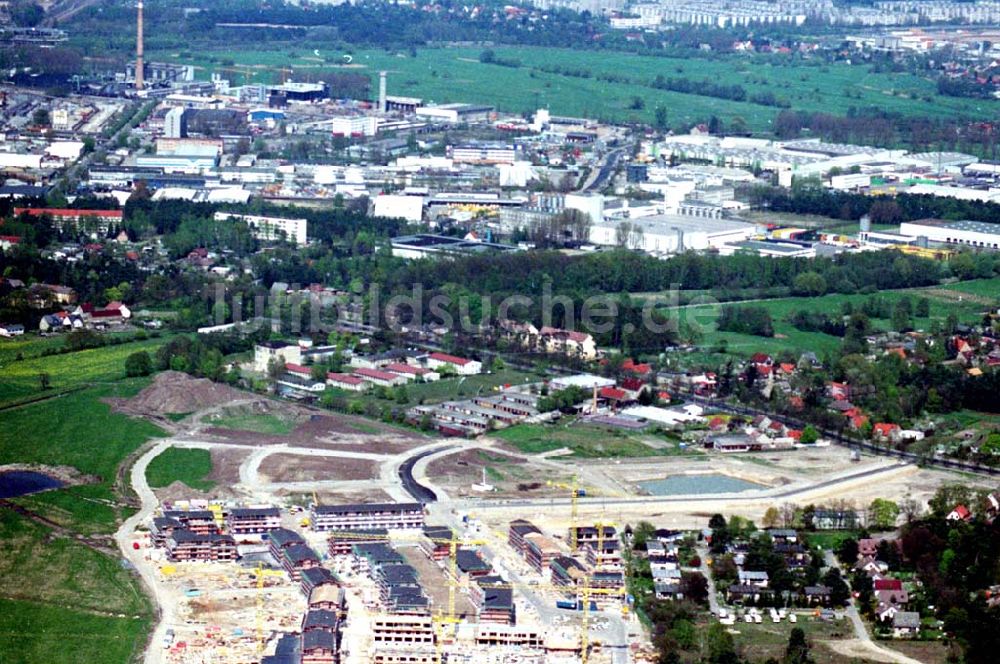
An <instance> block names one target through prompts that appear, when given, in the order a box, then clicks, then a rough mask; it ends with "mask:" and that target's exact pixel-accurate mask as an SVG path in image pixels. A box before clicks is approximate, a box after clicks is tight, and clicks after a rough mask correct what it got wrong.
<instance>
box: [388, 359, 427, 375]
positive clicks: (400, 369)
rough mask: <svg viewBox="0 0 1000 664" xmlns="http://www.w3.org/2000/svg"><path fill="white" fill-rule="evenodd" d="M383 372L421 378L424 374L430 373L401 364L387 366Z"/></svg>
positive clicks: (395, 363)
mask: <svg viewBox="0 0 1000 664" xmlns="http://www.w3.org/2000/svg"><path fill="white" fill-rule="evenodd" d="M385 370H386V371H389V372H392V373H398V374H407V375H408V376H423V375H424V374H425V373H430V372H429V371H427V369H422V368H420V367H411V366H410V365H409V364H403V363H402V362H393V363H392V364H389V365H387V366H386V367H385Z"/></svg>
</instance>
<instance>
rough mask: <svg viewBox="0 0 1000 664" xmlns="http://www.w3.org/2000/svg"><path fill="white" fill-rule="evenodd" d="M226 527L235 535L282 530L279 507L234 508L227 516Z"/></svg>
mask: <svg viewBox="0 0 1000 664" xmlns="http://www.w3.org/2000/svg"><path fill="white" fill-rule="evenodd" d="M226 525H227V526H228V527H229V532H231V533H232V534H234V535H249V534H253V533H267V532H271V531H272V530H276V529H278V528H281V512H280V511H279V510H278V508H277V507H234V508H233V509H231V510H229V513H228V514H226Z"/></svg>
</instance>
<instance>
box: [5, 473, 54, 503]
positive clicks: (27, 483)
mask: <svg viewBox="0 0 1000 664" xmlns="http://www.w3.org/2000/svg"><path fill="white" fill-rule="evenodd" d="M62 485H63V483H62V482H60V481H59V480H57V479H56V478H54V477H50V476H48V475H46V474H45V473H36V472H35V471H33V470H10V471H5V472H2V473H0V498H16V497H17V496H25V495H27V494H29V493H38V492H39V491H49V490H50V489H58V488H59V487H61V486H62Z"/></svg>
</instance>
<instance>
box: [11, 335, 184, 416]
mask: <svg viewBox="0 0 1000 664" xmlns="http://www.w3.org/2000/svg"><path fill="white" fill-rule="evenodd" d="M166 341H167V340H166V338H164V337H160V338H157V339H146V340H143V341H132V342H130V343H123V344H119V345H114V346H102V347H101V348H89V349H86V350H79V351H75V352H72V353H61V354H58V355H47V356H43V355H41V353H42V352H43V351H44V350H45V349H50V350H54V349H57V348H63V347H64V344H65V339H64V338H61V337H44V338H43V337H30V338H26V339H24V340H21V339H18V340H15V341H11V342H8V341H0V405H4V404H7V403H11V402H15V401H19V400H22V399H30V398H34V397H38V396H41V395H44V394H45V393H46V392H48V391H53V392H58V391H63V390H68V389H73V388H77V387H81V386H84V385H92V384H95V383H107V382H109V381H115V380H118V379H120V378H124V377H125V358H127V357H128V356H129V355H131V354H132V353H135V352H138V351H140V350H144V351H147V352H148V353H150V354H152V353H153V352H155V351H156V349H157V348H159V347H160V346H161V345H163V344H164V343H166ZM19 356H20V357H21V358H22V359H18V357H19ZM42 374H45V375H46V376H47V377H48V381H49V385H48V387H47V388H46V389H42V382H41V378H40V376H41V375H42Z"/></svg>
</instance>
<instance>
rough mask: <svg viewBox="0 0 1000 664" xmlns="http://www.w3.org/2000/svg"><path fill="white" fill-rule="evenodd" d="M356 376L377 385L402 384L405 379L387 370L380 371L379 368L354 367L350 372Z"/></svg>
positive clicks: (391, 385)
mask: <svg viewBox="0 0 1000 664" xmlns="http://www.w3.org/2000/svg"><path fill="white" fill-rule="evenodd" d="M351 375H352V376H355V377H357V378H360V379H361V380H363V381H365V382H366V383H370V384H372V385H379V386H381V387H395V386H397V385H404V384H405V383H406V382H407V380H406V378H404V377H403V376H400V375H399V374H394V373H389V372H388V371H382V370H381V369H363V368H360V369H355V370H354V371H353V372H352V374H351Z"/></svg>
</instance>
